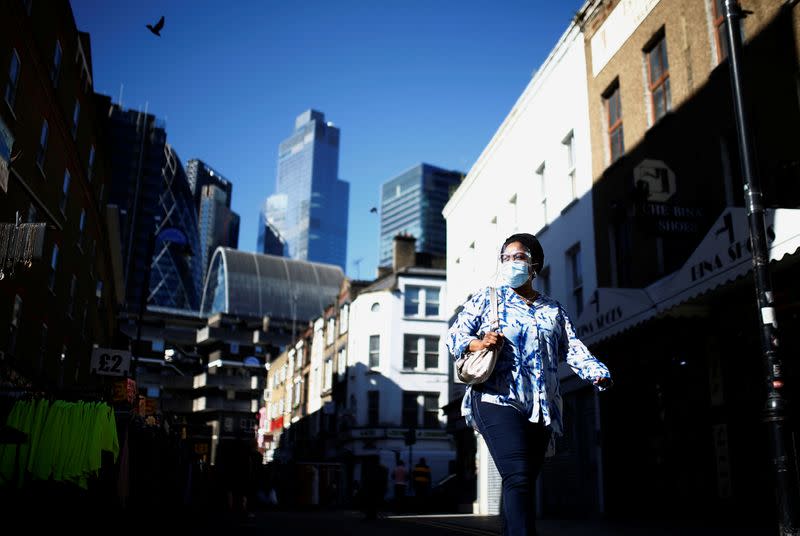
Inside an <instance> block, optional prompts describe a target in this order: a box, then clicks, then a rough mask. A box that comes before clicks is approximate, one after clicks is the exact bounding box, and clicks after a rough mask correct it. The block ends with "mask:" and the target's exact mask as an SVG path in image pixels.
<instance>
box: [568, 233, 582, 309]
mask: <svg viewBox="0 0 800 536" xmlns="http://www.w3.org/2000/svg"><path fill="white" fill-rule="evenodd" d="M567 265H568V266H569V270H570V274H571V287H572V288H571V292H570V295H571V298H572V306H573V309H572V310H573V311H575V316H576V317H577V316H580V314H581V313H582V312H583V268H582V266H581V245H580V244H575V245H574V246H573V247H572V248H571V249H570V250H569V251H568V252H567Z"/></svg>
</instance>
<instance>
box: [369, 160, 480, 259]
mask: <svg viewBox="0 0 800 536" xmlns="http://www.w3.org/2000/svg"><path fill="white" fill-rule="evenodd" d="M463 176H464V174H463V173H461V172H460V171H449V170H446V169H442V168H438V167H436V166H432V165H430V164H424V163H423V164H418V165H416V166H414V167H412V168H411V169H409V170H408V171H405V172H404V173H401V174H400V175H398V176H397V177H395V178H393V179H390V180H388V181H386V182H385V183H383V185H382V186H381V239H380V240H381V242H380V251H379V252H378V255H379V262H378V265H379V266H391V265H392V240H393V239H394V237H395V236H397V235H398V234H400V233H406V234H410V235H412V236H413V237H414V238H416V239H417V242H416V250H417V251H418V252H424V253H429V254H431V255H437V256H438V255H441V256H445V254H446V253H447V248H446V236H447V233H446V228H445V221H444V216H442V209H443V208H444V205H445V204H446V203H447V200H448V199H449V197H450V190H451V188H455V187H457V186H458V184H459V183H460V182H461V178H462V177H463Z"/></svg>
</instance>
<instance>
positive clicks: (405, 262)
mask: <svg viewBox="0 0 800 536" xmlns="http://www.w3.org/2000/svg"><path fill="white" fill-rule="evenodd" d="M416 243H417V239H416V238H414V237H413V236H411V235H410V234H408V233H401V234H398V235H396V236H395V237H394V243H393V251H392V271H394V272H397V271H399V270H401V269H403V268H405V267H407V266H414V265H416V260H417V259H416V251H415V245H416Z"/></svg>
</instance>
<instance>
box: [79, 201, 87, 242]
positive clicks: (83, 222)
mask: <svg viewBox="0 0 800 536" xmlns="http://www.w3.org/2000/svg"><path fill="white" fill-rule="evenodd" d="M84 240H86V211H85V210H83V209H81V219H80V221H79V222H78V247H79V248H81V249H83V242H84Z"/></svg>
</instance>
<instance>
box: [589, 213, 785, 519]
mask: <svg viewBox="0 0 800 536" xmlns="http://www.w3.org/2000/svg"><path fill="white" fill-rule="evenodd" d="M766 231H767V238H768V242H769V259H770V261H771V262H770V270H771V274H772V278H773V289H774V303H775V311H776V315H775V316H776V321H777V322H779V331H778V332H779V335H780V351H781V354H782V356H783V361H784V368H785V375H784V377H785V383H786V393H785V395H786V397H787V398H788V399H789V400H790V401H791V400H793V399H796V397H797V394H798V389H797V385H798V380H800V378H798V372H800V370H798V369H800V367H798V366H797V365H794V366H793V363H792V361H793V360H792V359H791V358H792V357H793V356H795V355H797V352H798V349H800V336H798V334H799V333H800V284H798V275H800V254H798V253H797V251H798V248H800V210H796V209H771V210H768V211H767V214H766ZM751 263H752V255H751V253H750V249H749V245H748V240H747V222H746V214H745V211H744V209H743V208H740V207H729V208H727V209H726V210H724V211H723V212H722V213H721V214H720V216H719V217H718V219H717V220H716V222H715V223H714V224H713V225H712V226H711V228H710V229H709V230H708V233H707V234H706V236H705V237H704V238H703V239H702V240H701V241H700V242H699V244H698V246H697V247H696V248H695V250H694V252H693V253H692V254H691V255H690V256H689V257H688V259H687V261H686V262H685V263H684V264H683V266H682V267H681V268H680V269H678V270H677V271H675V272H674V273H672V274H670V275H668V276H666V277H664V278H662V279H660V280H658V281H656V282H654V283H653V284H651V285H649V286H647V287H646V288H643V289H607V288H606V289H603V288H601V289H598V291H597V292H596V293H595V294H594V295H593V296H592V297H591V299H590V300H589V302H588V303H587V306H586V309H585V311H584V314H583V315H581V317H580V318H578V319H577V321H576V329H577V330H578V332H579V334H581V338H582V339H583V340H584V342H586V343H587V344H588V345H589V346H590V347H591V349H592V351H593V352H594V353H595V354H596V355H597V356H598V357H599V358H600V359H601V360H603V361H604V362H605V363H607V364H608V365H609V367H610V369H611V371H612V374H613V375H614V379H615V386H614V388H613V389H611V390H610V391H608V392H606V393H602V394H601V395H600V397H599V398H600V429H601V430H602V436H601V439H600V444H601V445H602V453H603V454H602V464H601V467H602V472H603V476H604V478H603V485H602V493H603V507H604V509H605V512H606V513H607V514H608V515H609V516H610V517H624V518H626V519H630V518H636V517H644V518H658V519H663V520H673V521H674V520H678V519H708V520H711V519H713V520H717V521H719V520H721V519H727V520H729V521H730V522H731V523H734V524H738V525H741V524H746V525H753V526H763V525H766V526H770V524H771V523H772V520H774V519H775V517H774V503H775V500H774V490H775V485H774V483H773V481H772V471H773V470H772V467H771V459H770V454H769V436H768V430H767V428H766V425H765V424H764V422H763V410H764V406H765V402H766V388H765V385H766V375H765V373H764V361H763V358H762V351H761V345H760V340H759V335H760V330H759V323H760V322H762V321H765V320H764V319H763V317H762V315H761V314H760V312H759V311H758V307H757V304H756V299H755V290H754V283H753V278H752V267H751ZM789 430H790V431H791V432H792V437H791V439H792V444H796V441H795V440H794V439H795V434H796V430H797V426H796V425H795V414H794V413H790V415H789Z"/></svg>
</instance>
